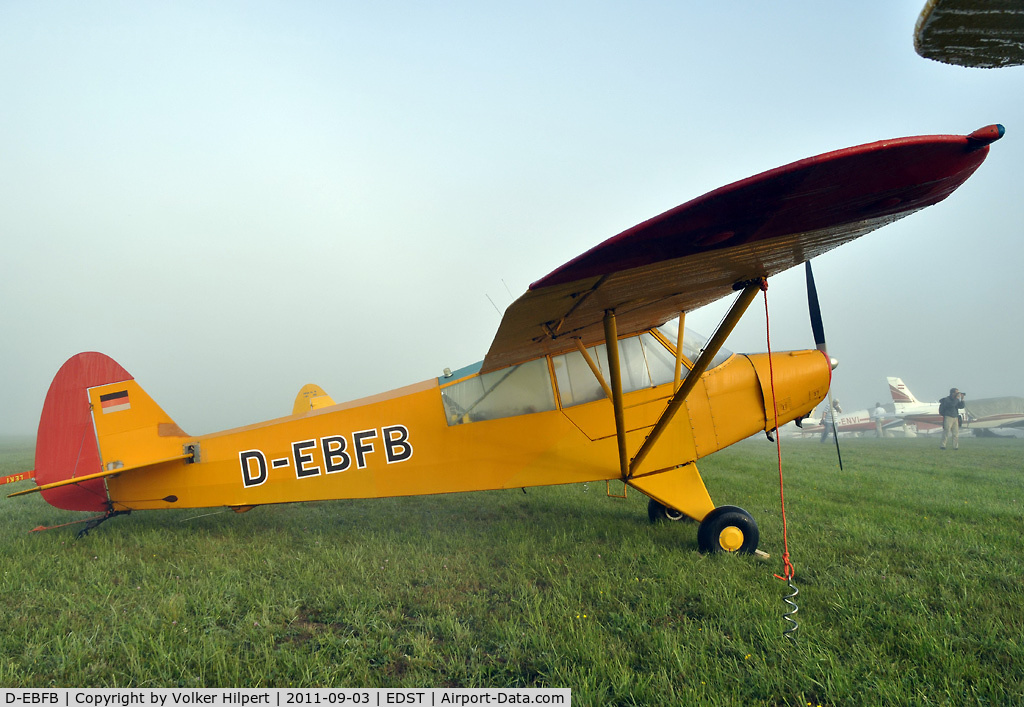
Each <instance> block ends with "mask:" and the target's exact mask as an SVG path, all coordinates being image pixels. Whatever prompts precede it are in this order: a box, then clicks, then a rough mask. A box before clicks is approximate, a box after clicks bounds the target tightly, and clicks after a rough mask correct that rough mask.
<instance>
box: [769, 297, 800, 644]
mask: <svg viewBox="0 0 1024 707" xmlns="http://www.w3.org/2000/svg"><path fill="white" fill-rule="evenodd" d="M761 292H763V293H764V327H765V340H766V341H767V347H768V380H769V383H770V386H771V390H772V407H773V409H774V412H775V420H774V421H775V450H776V452H777V454H778V457H779V503H780V504H781V506H782V548H783V553H782V566H783V569H782V571H783V574H782V575H778V574H777V575H775V577H776V578H777V579H781V580H782V581H784V582H785V583H786V585H787V586H788V587H789V589H790V590H791V591H790V593H789V594H786V595H785V596H783V597H782V601H783V603H784V604H785V605H786V607H787V611H786V612H785V613H783V615H782V618H783V620H784V621H785V622H786V624H787V628H786V630H784V631H783V632H782V635H783V636H785V637H786V638H788V639H789V640H790V641H792V642H793V643H796V631H797V629H799V628H800V626H799V625H798V624H797V622H796V619H795V618H794V615H795V614H796V612H797V611H799V609H798V607H797V605H796V597H797V595H798V594H800V590H799V589H797V588H796V585H795V584H793V573H794V569H793V563H792V562H791V561H790V559H789V534H788V524H787V522H786V494H785V492H784V490H783V486H782V435H781V434H779V404H778V403H777V402H776V399H775V370H774V368H773V367H772V336H771V326H770V324H769V321H768V281H767V280H765V279H763V278H762V280H761Z"/></svg>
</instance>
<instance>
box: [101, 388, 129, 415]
mask: <svg viewBox="0 0 1024 707" xmlns="http://www.w3.org/2000/svg"><path fill="white" fill-rule="evenodd" d="M100 407H102V408H103V414H104V415H106V414H107V413H108V412H121V411H122V410H131V408H132V404H131V401H129V400H128V391H127V390H122V391H119V392H117V393H107V394H106V395H101V396H100Z"/></svg>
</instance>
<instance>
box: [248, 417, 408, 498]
mask: <svg viewBox="0 0 1024 707" xmlns="http://www.w3.org/2000/svg"><path fill="white" fill-rule="evenodd" d="M378 439H379V440H381V443H382V444H383V446H384V455H385V459H386V461H387V463H388V464H397V463H399V462H404V461H406V460H408V459H410V458H412V452H413V447H412V442H410V441H409V428H408V427H406V426H405V425H389V426H387V427H377V428H374V429H369V430H359V431H357V432H353V433H352V435H351V437H349V436H347V435H340V434H339V435H330V436H327V437H320V438H319V440H318V439H317V438H313V439H303V440H299V441H297V442H292V443H291V455H290V456H284V457H277V458H274V459H271V460H270V463H269V465H268V463H267V455H266V454H265V453H264V452H262V451H261V450H259V449H247V450H245V451H242V452H239V453H238V462H239V465H240V466H241V471H242V485H243V486H244V487H245V488H253V487H255V486H262V485H263V484H265V483H266V482H267V479H268V477H269V474H268V467H269V468H270V469H272V470H273V471H274V479H275V480H277V479H278V477H277V473H278V472H277V470H278V469H284V468H287V467H288V466H290V465H291V464H292V462H294V463H295V478H296V479H311V478H314V477H317V476H320V475H322V474H336V473H338V472H342V471H347V470H348V469H350V468H352V462H353V461H355V466H356V468H357V469H365V468H366V467H367V466H368V464H369V457H370V455H372V454H373V453H374V452H377V451H379V449H378V447H377V444H376V443H375V441H374V440H378ZM318 451H319V455H318V454H317V452H318Z"/></svg>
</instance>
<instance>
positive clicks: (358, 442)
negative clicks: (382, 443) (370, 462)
mask: <svg viewBox="0 0 1024 707" xmlns="http://www.w3.org/2000/svg"><path fill="white" fill-rule="evenodd" d="M371 439H377V430H362V431H360V432H353V433H352V448H353V449H354V450H355V453H356V466H357V467H358V468H360V469H365V468H366V455H367V454H369V453H370V452H372V451H373V442H370V441H369V440H371ZM364 440H367V441H366V442H365V443H364Z"/></svg>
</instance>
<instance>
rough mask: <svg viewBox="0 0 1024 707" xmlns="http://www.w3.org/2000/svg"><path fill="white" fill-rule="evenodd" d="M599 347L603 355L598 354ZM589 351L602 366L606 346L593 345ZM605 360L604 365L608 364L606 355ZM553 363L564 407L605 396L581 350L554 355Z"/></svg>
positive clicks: (599, 365) (589, 401)
mask: <svg viewBox="0 0 1024 707" xmlns="http://www.w3.org/2000/svg"><path fill="white" fill-rule="evenodd" d="M598 348H600V349H601V356H599V355H598ZM587 353H589V354H590V357H591V358H592V359H594V360H595V361H597V362H598V364H597V365H598V368H600V367H601V361H602V357H603V354H604V346H601V347H597V346H592V347H590V348H589V349H587ZM603 360H604V365H605V366H607V358H606V357H604V358H603ZM551 364H552V368H554V369H555V382H557V383H558V394H559V396H561V398H562V407H569V406H570V405H582V404H583V403H591V402H593V401H595V400H600V399H601V398H603V397H604V389H603V388H602V387H601V384H600V383H598V382H597V377H596V376H594V373H593V371H591V370H590V366H588V365H587V362H586V361H585V360H584V359H583V354H581V353H580V352H579V351H572V352H571V353H567V354H563V355H561V356H552V357H551Z"/></svg>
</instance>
